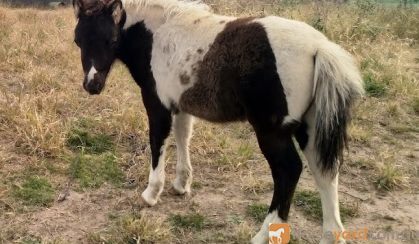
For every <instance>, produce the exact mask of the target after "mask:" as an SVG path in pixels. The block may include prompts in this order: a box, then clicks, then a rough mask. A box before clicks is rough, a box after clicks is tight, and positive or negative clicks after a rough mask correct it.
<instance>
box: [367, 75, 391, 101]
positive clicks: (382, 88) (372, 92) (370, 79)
mask: <svg viewBox="0 0 419 244" xmlns="http://www.w3.org/2000/svg"><path fill="white" fill-rule="evenodd" d="M364 88H365V91H366V92H367V94H368V95H369V96H371V97H382V96H384V95H386V93H387V86H386V84H385V82H382V81H379V80H377V79H376V78H375V77H374V75H373V74H372V73H369V72H368V73H366V74H364Z"/></svg>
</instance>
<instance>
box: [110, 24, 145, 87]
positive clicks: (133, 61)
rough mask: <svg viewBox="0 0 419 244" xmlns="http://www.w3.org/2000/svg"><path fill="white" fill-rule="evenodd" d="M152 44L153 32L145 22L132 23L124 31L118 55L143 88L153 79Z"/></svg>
mask: <svg viewBox="0 0 419 244" xmlns="http://www.w3.org/2000/svg"><path fill="white" fill-rule="evenodd" d="M152 44H153V39H152V33H151V32H150V31H149V30H148V29H147V28H146V27H145V24H144V22H139V23H136V24H134V25H131V26H130V27H129V28H127V29H125V30H123V31H122V40H121V44H120V48H119V51H118V55H117V56H118V58H119V59H120V60H121V61H122V62H123V63H124V64H125V65H126V66H127V68H128V69H129V71H130V73H131V75H132V77H133V78H134V80H135V82H136V83H137V84H138V85H139V86H141V87H142V88H145V86H148V85H151V83H152V79H153V75H152V72H151V66H150V59H151V49H152Z"/></svg>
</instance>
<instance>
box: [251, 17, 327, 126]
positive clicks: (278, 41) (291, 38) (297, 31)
mask: <svg viewBox="0 0 419 244" xmlns="http://www.w3.org/2000/svg"><path fill="white" fill-rule="evenodd" d="M255 22H258V23H261V24H262V25H263V26H264V27H265V30H266V32H267V34H268V38H269V42H270V44H271V47H272V50H273V52H274V54H275V58H276V64H277V72H278V74H279V77H280V80H281V84H282V87H283V88H284V93H285V97H286V100H287V106H288V113H289V115H288V116H287V118H286V120H284V123H288V122H290V121H293V120H296V121H301V117H302V115H303V114H304V113H305V112H306V111H307V108H308V106H309V105H310V103H311V101H312V100H313V88H314V82H313V81H314V56H315V54H316V51H317V46H318V43H319V42H322V41H327V39H326V37H325V36H324V35H323V34H321V33H320V32H318V31H317V30H315V29H314V28H313V27H311V26H309V25H307V24H305V23H303V22H299V21H294V20H288V19H284V18H280V17H275V16H270V17H266V18H262V19H258V20H255Z"/></svg>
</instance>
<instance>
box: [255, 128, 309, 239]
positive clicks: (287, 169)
mask: <svg viewBox="0 0 419 244" xmlns="http://www.w3.org/2000/svg"><path fill="white" fill-rule="evenodd" d="M254 127H255V130H256V136H257V139H258V142H259V146H260V148H261V150H262V153H263V155H264V156H265V157H266V159H267V160H268V163H269V166H270V168H271V171H272V177H273V180H274V194H273V198H272V203H271V206H270V208H269V213H268V216H267V217H266V218H265V221H264V222H263V225H262V227H261V229H260V231H259V233H258V234H257V235H256V236H255V237H254V238H253V239H252V243H253V244H262V243H263V244H265V243H267V242H268V233H269V232H268V227H269V224H270V223H281V222H283V221H286V220H287V219H288V213H289V209H290V205H291V201H292V197H293V194H294V191H295V187H296V185H297V182H298V179H299V178H300V174H301V171H302V162H301V159H300V157H299V155H298V153H297V150H296V149H295V146H294V143H293V141H292V135H291V134H288V133H282V132H278V131H275V130H264V129H263V128H262V127H263V126H262V127H261V128H258V127H257V126H254Z"/></svg>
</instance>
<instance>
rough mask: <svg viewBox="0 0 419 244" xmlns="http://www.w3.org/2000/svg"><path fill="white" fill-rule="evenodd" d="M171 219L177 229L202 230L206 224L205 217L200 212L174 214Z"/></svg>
mask: <svg viewBox="0 0 419 244" xmlns="http://www.w3.org/2000/svg"><path fill="white" fill-rule="evenodd" d="M169 221H170V223H171V224H172V226H173V227H174V228H176V229H189V230H197V231H200V230H202V229H203V228H204V226H205V225H206V223H205V222H206V220H205V217H204V216H203V215H201V214H199V213H192V214H185V215H181V214H174V215H172V216H170V217H169Z"/></svg>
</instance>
